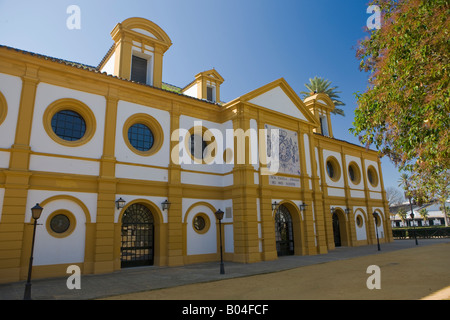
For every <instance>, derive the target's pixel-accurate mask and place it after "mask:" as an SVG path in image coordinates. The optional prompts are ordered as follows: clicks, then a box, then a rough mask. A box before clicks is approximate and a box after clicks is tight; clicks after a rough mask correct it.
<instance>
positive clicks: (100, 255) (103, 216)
mask: <svg viewBox="0 0 450 320" xmlns="http://www.w3.org/2000/svg"><path fill="white" fill-rule="evenodd" d="M109 94H110V95H109V96H107V97H106V114H105V137H108V139H105V142H104V144H103V155H102V159H101V162H100V177H99V179H98V196H97V222H96V224H95V226H93V228H94V229H95V247H94V248H93V250H94V253H93V256H94V263H93V270H92V272H93V273H106V272H112V271H114V270H115V269H116V268H117V261H115V260H117V259H118V258H117V257H116V255H115V254H114V252H115V250H114V249H115V241H114V237H115V236H116V235H115V225H114V213H115V201H116V179H115V157H114V150H115V149H114V147H115V139H114V138H115V132H116V119H117V102H118V99H117V97H116V92H115V91H114V90H112V89H110V92H109ZM88 231H89V232H91V230H87V232H88Z"/></svg>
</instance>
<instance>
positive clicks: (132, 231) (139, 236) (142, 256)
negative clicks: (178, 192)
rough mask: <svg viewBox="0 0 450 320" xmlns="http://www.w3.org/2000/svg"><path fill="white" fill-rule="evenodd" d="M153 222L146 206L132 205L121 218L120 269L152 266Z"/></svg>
mask: <svg viewBox="0 0 450 320" xmlns="http://www.w3.org/2000/svg"><path fill="white" fill-rule="evenodd" d="M153 257H154V221H153V215H152V213H151V211H150V209H148V208H147V207H146V206H144V205H142V204H140V203H134V204H132V205H131V206H129V207H128V208H127V209H126V210H125V213H124V214H123V217H122V228H121V247H120V262H121V267H122V268H126V267H136V266H146V265H153Z"/></svg>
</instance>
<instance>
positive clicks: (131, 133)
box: [128, 123, 154, 151]
mask: <svg viewBox="0 0 450 320" xmlns="http://www.w3.org/2000/svg"><path fill="white" fill-rule="evenodd" d="M128 141H129V142H130V144H131V145H132V146H133V147H134V148H135V149H137V150H139V151H148V150H150V149H151V148H152V147H153V143H154V136H153V132H152V131H151V130H150V129H149V128H148V127H147V126H146V125H145V124H142V123H136V124H133V125H132V126H131V127H130V128H129V129H128Z"/></svg>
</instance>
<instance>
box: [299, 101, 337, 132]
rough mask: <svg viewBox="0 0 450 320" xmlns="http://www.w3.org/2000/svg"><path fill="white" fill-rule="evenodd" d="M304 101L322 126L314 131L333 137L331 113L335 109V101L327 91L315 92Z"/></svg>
mask: <svg viewBox="0 0 450 320" xmlns="http://www.w3.org/2000/svg"><path fill="white" fill-rule="evenodd" d="M303 102H304V103H305V105H306V107H307V108H308V109H309V111H310V112H311V113H312V114H313V115H314V117H315V118H316V119H317V120H318V121H319V123H320V127H319V128H316V129H314V130H313V131H314V132H316V133H320V134H321V135H324V136H328V137H333V129H332V126H331V117H330V114H331V111H333V110H334V103H333V101H332V100H331V99H330V97H329V96H328V95H327V94H325V93H314V94H312V95H311V96H309V97H307V98H306V99H305V100H304V101H303Z"/></svg>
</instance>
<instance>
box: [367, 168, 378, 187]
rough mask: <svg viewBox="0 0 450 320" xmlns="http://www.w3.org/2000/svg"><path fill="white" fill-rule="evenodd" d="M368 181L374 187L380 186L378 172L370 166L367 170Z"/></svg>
mask: <svg viewBox="0 0 450 320" xmlns="http://www.w3.org/2000/svg"><path fill="white" fill-rule="evenodd" d="M367 180H369V182H370V184H371V185H372V187H376V186H378V175H377V171H376V170H375V168H374V167H372V166H370V167H369V168H368V169H367Z"/></svg>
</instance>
